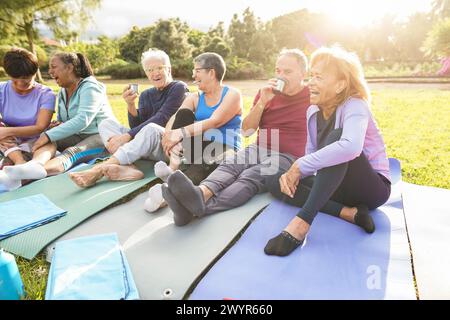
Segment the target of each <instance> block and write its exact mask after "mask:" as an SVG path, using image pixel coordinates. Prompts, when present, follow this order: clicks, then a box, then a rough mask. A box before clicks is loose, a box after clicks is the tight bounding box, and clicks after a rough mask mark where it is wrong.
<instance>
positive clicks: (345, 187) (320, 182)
mask: <svg viewBox="0 0 450 320" xmlns="http://www.w3.org/2000/svg"><path fill="white" fill-rule="evenodd" d="M341 133H342V129H335V130H333V131H332V132H330V134H329V135H328V137H327V139H326V142H325V145H329V144H331V143H333V142H335V141H338V140H339V139H340V136H341ZM284 173H285V172H282V171H279V172H278V173H277V174H275V175H274V176H271V177H268V178H267V180H266V184H267V188H268V189H269V191H270V192H271V193H272V194H273V195H274V196H275V197H276V198H278V199H280V200H282V201H284V202H286V203H289V204H291V205H294V206H297V207H302V208H301V209H300V212H299V213H298V214H297V216H298V217H299V218H302V219H303V220H305V221H306V222H307V223H309V224H310V225H311V224H312V222H313V220H314V218H315V217H316V215H317V213H318V212H319V211H321V212H324V213H327V214H330V215H333V216H336V217H339V215H340V212H341V210H342V208H343V207H344V206H348V207H354V206H357V205H361V204H364V205H367V207H368V208H369V209H370V210H372V209H375V208H377V207H379V206H381V205H382V204H384V203H385V202H386V201H387V200H388V199H389V196H390V194H391V183H390V182H389V180H388V179H387V178H385V177H384V176H383V175H381V174H379V173H377V172H376V171H374V170H373V168H372V166H371V165H370V163H369V161H368V160H367V158H366V156H365V155H364V153H361V155H360V156H358V157H357V158H355V159H354V160H351V161H349V162H345V163H341V164H338V165H335V166H332V167H327V168H322V169H320V170H318V171H317V175H316V176H310V177H307V178H304V179H301V180H300V183H299V185H298V187H297V190H296V192H295V195H294V198H290V197H289V196H287V195H285V194H284V193H282V192H281V189H280V183H279V179H280V177H281V175H283V174H284Z"/></svg>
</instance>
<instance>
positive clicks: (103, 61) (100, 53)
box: [64, 35, 119, 72]
mask: <svg viewBox="0 0 450 320" xmlns="http://www.w3.org/2000/svg"><path fill="white" fill-rule="evenodd" d="M64 51H68V52H81V53H83V54H85V55H86V56H87V57H88V59H89V62H90V63H91V66H92V68H94V70H95V71H96V72H97V71H98V70H99V69H102V68H104V67H106V66H108V65H110V64H112V63H113V62H114V61H115V59H116V58H117V56H118V55H119V45H118V43H117V41H114V40H112V39H110V38H108V37H107V36H103V35H102V36H100V37H98V42H97V43H95V44H94V43H92V44H88V43H82V42H77V43H72V44H70V45H68V46H67V47H65V48H64Z"/></svg>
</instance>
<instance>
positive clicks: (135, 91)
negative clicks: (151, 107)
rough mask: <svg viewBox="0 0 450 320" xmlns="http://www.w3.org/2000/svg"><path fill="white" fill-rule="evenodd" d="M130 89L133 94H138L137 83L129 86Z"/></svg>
mask: <svg viewBox="0 0 450 320" xmlns="http://www.w3.org/2000/svg"><path fill="white" fill-rule="evenodd" d="M130 89H131V91H133V93H136V94H139V85H138V84H137V83H132V84H130Z"/></svg>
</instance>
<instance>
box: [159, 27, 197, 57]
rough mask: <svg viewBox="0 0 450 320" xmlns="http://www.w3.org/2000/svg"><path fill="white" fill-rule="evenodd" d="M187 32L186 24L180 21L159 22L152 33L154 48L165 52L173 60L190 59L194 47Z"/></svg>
mask: <svg viewBox="0 0 450 320" xmlns="http://www.w3.org/2000/svg"><path fill="white" fill-rule="evenodd" d="M186 31H188V29H187V28H186V24H183V23H181V22H180V20H179V19H169V20H159V21H158V22H157V23H156V25H155V29H154V31H153V33H152V37H151V40H152V46H153V47H155V48H158V49H160V50H163V51H165V52H166V53H167V54H168V55H169V57H170V59H171V60H177V59H180V60H185V59H190V58H191V57H192V56H191V53H192V46H191V45H190V44H189V42H188V35H187V32H186Z"/></svg>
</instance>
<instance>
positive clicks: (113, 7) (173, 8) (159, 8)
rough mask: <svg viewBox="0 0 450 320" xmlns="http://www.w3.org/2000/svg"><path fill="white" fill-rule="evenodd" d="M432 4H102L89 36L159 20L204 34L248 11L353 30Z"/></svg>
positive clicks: (200, 0) (195, 0)
mask: <svg viewBox="0 0 450 320" xmlns="http://www.w3.org/2000/svg"><path fill="white" fill-rule="evenodd" d="M431 2H432V0H359V1H357V0H275V1H270V2H269V1H264V0H262V1H261V0H222V1H217V0H159V1H154V0H153V1H152V0H126V1H124V0H103V1H102V5H101V7H100V9H98V10H96V11H95V12H94V13H93V17H94V21H95V23H94V24H93V25H91V26H90V27H89V28H88V30H89V32H88V34H91V35H92V34H105V35H107V36H110V37H116V36H122V35H124V34H126V33H128V31H129V30H130V29H131V27H132V26H134V25H136V26H138V27H145V26H148V25H151V24H152V23H153V22H155V21H157V20H158V19H160V18H163V19H167V18H171V17H179V18H181V20H183V21H186V22H187V23H188V24H189V25H190V26H191V27H193V28H197V29H200V30H202V31H207V30H208V29H209V27H210V26H215V25H216V24H217V23H218V22H219V21H224V22H225V24H226V25H228V23H229V22H230V20H231V18H232V16H233V14H234V13H239V14H241V13H242V12H243V11H244V9H245V8H247V7H250V8H251V9H252V11H253V12H254V14H255V15H256V16H257V17H260V18H261V19H262V20H263V21H268V20H270V19H272V18H275V17H277V16H280V15H283V14H285V13H289V12H293V11H296V10H300V9H302V8H307V9H308V10H309V11H312V12H321V13H328V14H332V15H333V16H334V18H335V19H337V20H338V21H343V22H345V23H348V24H350V25H354V26H355V27H359V26H363V25H365V24H369V23H371V22H373V21H375V20H377V19H380V18H381V17H383V16H384V15H386V14H395V15H397V16H398V17H399V18H406V17H408V16H409V15H411V14H412V13H415V12H418V11H422V12H423V11H429V10H430V8H431Z"/></svg>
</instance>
